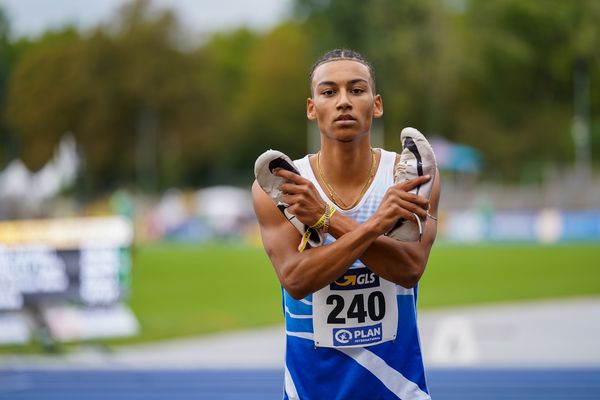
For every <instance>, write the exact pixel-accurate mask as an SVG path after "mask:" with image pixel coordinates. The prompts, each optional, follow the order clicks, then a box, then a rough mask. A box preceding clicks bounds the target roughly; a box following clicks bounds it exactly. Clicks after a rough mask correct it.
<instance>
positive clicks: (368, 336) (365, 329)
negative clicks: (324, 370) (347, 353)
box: [333, 324, 383, 346]
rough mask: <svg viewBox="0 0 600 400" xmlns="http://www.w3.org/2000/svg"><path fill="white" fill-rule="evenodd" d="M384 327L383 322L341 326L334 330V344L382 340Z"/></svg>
mask: <svg viewBox="0 0 600 400" xmlns="http://www.w3.org/2000/svg"><path fill="white" fill-rule="evenodd" d="M382 332H383V329H382V327H381V324H376V325H369V326H361V327H358V328H340V329H334V330H333V345H334V346H356V345H361V346H364V345H367V344H369V343H374V342H379V341H381V335H382Z"/></svg>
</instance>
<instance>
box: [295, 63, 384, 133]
mask: <svg viewBox="0 0 600 400" xmlns="http://www.w3.org/2000/svg"><path fill="white" fill-rule="evenodd" d="M311 90H312V93H313V96H312V98H309V99H308V100H307V113H306V114H307V116H308V118H309V119H310V120H314V121H317V123H318V125H319V129H320V131H321V133H322V134H324V135H326V136H327V137H329V138H331V139H334V140H338V141H343V142H350V141H353V140H355V139H356V138H358V137H362V136H364V135H366V134H368V133H369V132H370V130H371V123H372V120H373V118H379V117H381V116H382V115H383V103H382V101H381V97H380V96H379V95H375V94H374V93H373V92H374V91H373V84H372V78H371V74H370V73H369V69H368V68H367V66H366V65H364V64H362V63H360V62H358V61H352V60H337V61H329V62H326V63H324V64H321V65H319V66H318V67H317V68H316V69H315V71H314V74H313V80H312V82H311Z"/></svg>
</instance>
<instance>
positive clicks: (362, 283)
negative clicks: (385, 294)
mask: <svg viewBox="0 0 600 400" xmlns="http://www.w3.org/2000/svg"><path fill="white" fill-rule="evenodd" d="M378 286H379V276H377V275H376V274H375V272H371V271H370V270H369V269H368V268H355V269H349V270H348V271H346V272H345V273H344V275H342V276H341V277H339V278H338V279H337V280H336V281H334V282H332V283H331V284H330V285H329V289H331V290H356V289H366V288H372V287H378Z"/></svg>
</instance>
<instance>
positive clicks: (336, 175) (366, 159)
mask: <svg viewBox="0 0 600 400" xmlns="http://www.w3.org/2000/svg"><path fill="white" fill-rule="evenodd" d="M318 159H319V162H318V163H317V157H313V158H312V160H311V161H312V162H311V163H312V167H313V171H316V172H317V173H316V174H315V175H316V176H317V179H318V180H319V183H320V184H321V187H323V188H324V189H325V190H326V191H327V189H326V188H327V187H328V186H330V187H333V189H334V191H335V193H336V195H337V196H338V197H339V198H341V201H342V202H343V204H338V205H340V206H342V207H344V208H345V207H348V205H349V204H353V203H354V202H356V201H357V200H360V197H361V196H362V191H363V190H364V189H365V187H366V186H365V184H367V183H370V182H369V179H370V176H371V174H372V173H373V171H374V169H375V168H376V167H377V164H378V160H379V154H378V153H376V154H375V160H374V159H373V150H372V149H371V143H370V141H369V137H368V135H367V136H365V138H364V139H361V140H359V141H352V142H339V141H330V140H327V139H322V140H321V150H320V155H319V157H318ZM317 164H318V165H317ZM319 168H320V171H319ZM324 180H325V181H324ZM329 196H330V197H331V194H330V195H329ZM332 200H334V199H332ZM338 200H339V199H338Z"/></svg>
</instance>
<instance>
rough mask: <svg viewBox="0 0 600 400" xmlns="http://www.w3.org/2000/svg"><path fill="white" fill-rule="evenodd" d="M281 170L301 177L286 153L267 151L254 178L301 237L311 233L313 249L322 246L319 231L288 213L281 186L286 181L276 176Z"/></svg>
mask: <svg viewBox="0 0 600 400" xmlns="http://www.w3.org/2000/svg"><path fill="white" fill-rule="evenodd" d="M280 168H281V169H285V170H287V171H290V172H293V173H294V174H296V175H300V172H298V170H297V169H296V168H295V167H294V162H293V161H292V160H291V159H290V158H289V157H288V156H287V155H285V154H284V153H282V152H280V151H277V150H267V151H265V152H264V153H263V154H261V155H260V156H259V157H258V158H257V159H256V162H255V163H254V176H255V177H256V181H257V182H258V185H259V186H260V187H261V188H262V189H263V190H264V191H265V193H266V194H267V195H268V196H269V197H270V198H271V200H273V202H274V203H275V205H276V206H277V208H278V209H279V211H281V213H282V214H283V215H284V217H285V218H286V219H287V220H288V221H289V222H290V223H291V224H292V225H294V227H295V228H296V229H297V230H298V232H300V235H302V236H304V234H305V233H306V232H307V231H309V232H310V236H309V237H308V243H309V244H310V245H311V246H312V247H318V246H320V245H322V244H323V235H322V234H321V233H320V232H319V231H318V230H316V229H313V228H311V227H309V226H308V225H305V224H303V223H302V222H301V221H300V220H299V219H298V218H296V216H295V215H294V214H292V213H291V212H289V211H288V209H287V208H288V204H286V203H285V202H284V201H283V193H282V192H281V185H283V184H284V183H285V182H286V180H285V179H284V178H281V177H279V176H277V175H274V172H275V171H276V170H277V169H280Z"/></svg>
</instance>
